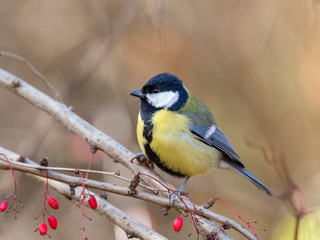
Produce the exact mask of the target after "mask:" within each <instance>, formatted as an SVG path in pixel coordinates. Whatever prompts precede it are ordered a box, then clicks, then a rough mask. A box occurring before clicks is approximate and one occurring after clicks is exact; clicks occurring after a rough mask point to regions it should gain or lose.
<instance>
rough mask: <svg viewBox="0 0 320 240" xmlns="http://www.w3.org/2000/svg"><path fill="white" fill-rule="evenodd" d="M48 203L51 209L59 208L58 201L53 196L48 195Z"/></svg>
mask: <svg viewBox="0 0 320 240" xmlns="http://www.w3.org/2000/svg"><path fill="white" fill-rule="evenodd" d="M48 204H49V206H50V207H52V208H53V209H58V208H59V203H58V202H57V200H56V199H55V198H53V197H48Z"/></svg>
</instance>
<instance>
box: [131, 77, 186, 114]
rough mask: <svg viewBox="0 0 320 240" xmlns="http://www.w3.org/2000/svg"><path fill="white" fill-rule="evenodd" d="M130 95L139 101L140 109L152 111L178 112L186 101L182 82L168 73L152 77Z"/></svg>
mask: <svg viewBox="0 0 320 240" xmlns="http://www.w3.org/2000/svg"><path fill="white" fill-rule="evenodd" d="M130 94H131V95H132V96H135V97H139V98H140V99H141V107H145V108H146V109H153V110H155V109H166V110H170V111H178V110H179V109H181V108H182V107H183V106H184V105H185V103H186V102H187V100H188V92H187V90H186V89H185V87H184V86H183V84H182V81H181V80H180V79H179V78H178V77H177V76H176V75H173V74H170V73H160V74H158V75H156V76H154V77H152V78H151V79H150V80H149V81H148V82H147V83H146V84H145V85H144V86H143V87H142V89H141V90H135V91H133V92H130Z"/></svg>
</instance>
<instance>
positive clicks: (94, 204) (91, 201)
mask: <svg viewBox="0 0 320 240" xmlns="http://www.w3.org/2000/svg"><path fill="white" fill-rule="evenodd" d="M88 203H89V206H90V207H91V208H92V209H96V208H97V207H98V203H97V200H96V198H95V197H94V196H91V197H90V198H89V200H88Z"/></svg>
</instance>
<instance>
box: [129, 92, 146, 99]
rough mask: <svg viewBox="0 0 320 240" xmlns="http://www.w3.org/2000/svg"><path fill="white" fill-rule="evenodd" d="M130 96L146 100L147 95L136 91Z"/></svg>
mask: <svg viewBox="0 0 320 240" xmlns="http://www.w3.org/2000/svg"><path fill="white" fill-rule="evenodd" d="M129 94H130V95H132V96H135V97H139V98H145V95H144V94H143V93H142V91H141V90H135V91H132V92H131V93H129Z"/></svg>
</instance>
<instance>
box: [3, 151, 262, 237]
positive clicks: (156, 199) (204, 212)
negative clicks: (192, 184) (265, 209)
mask: <svg viewBox="0 0 320 240" xmlns="http://www.w3.org/2000/svg"><path fill="white" fill-rule="evenodd" d="M0 152H1V153H4V154H5V155H6V156H7V157H8V158H9V159H10V161H11V164H12V168H13V169H14V170H16V171H21V172H25V173H28V174H31V175H33V176H38V177H42V178H46V177H47V174H46V172H45V171H41V170H44V169H46V167H42V166H40V165H38V164H36V163H35V162H33V161H32V160H30V159H28V158H24V157H22V156H21V155H18V154H16V153H13V152H11V151H9V150H7V149H5V148H2V147H0ZM0 160H1V159H0ZM17 161H22V162H17ZM0 169H3V170H7V169H9V165H8V163H7V162H6V161H0ZM48 169H50V167H49V168H48ZM53 169H55V168H53ZM70 170H71V169H70ZM75 170H76V169H75ZM47 171H48V178H49V179H53V180H55V181H59V182H63V183H66V184H70V183H72V184H74V185H76V186H81V185H82V180H81V178H79V177H73V176H69V175H65V174H61V173H57V172H54V171H51V170H47ZM73 172H75V171H73ZM92 172H96V173H97V172H98V171H92ZM83 181H84V184H85V186H86V187H90V188H92V189H97V190H102V191H106V192H110V193H115V194H119V195H123V196H127V197H133V198H137V199H141V200H146V201H149V202H152V203H155V204H158V205H159V206H161V207H170V206H171V204H170V203H169V202H168V199H167V198H164V197H161V196H157V195H154V194H150V193H145V192H142V191H137V193H136V194H135V195H131V194H129V193H128V188H127V187H120V186H117V185H115V184H111V183H106V182H100V181H95V180H90V179H84V180H83ZM186 204H187V207H188V208H189V209H193V205H192V203H186ZM174 207H175V208H176V209H179V210H184V211H185V210H186V207H185V205H184V204H182V203H180V202H179V203H177V202H175V204H174ZM195 210H196V211H195V213H196V214H197V215H198V216H203V217H206V218H209V219H212V220H214V221H217V222H219V223H221V224H224V223H226V222H228V224H229V225H230V226H231V227H232V228H234V229H235V230H237V231H239V232H240V233H242V234H243V235H244V236H246V237H247V238H248V239H256V237H255V236H254V235H253V238H250V236H249V235H248V234H247V233H248V231H247V230H246V229H245V228H243V226H241V225H240V224H238V223H237V222H235V221H233V220H231V219H228V218H226V217H224V216H221V215H219V214H217V213H214V212H212V211H210V210H208V209H205V208H203V207H202V206H197V205H195ZM218 228H219V227H218ZM214 230H217V229H216V228H215V229H214ZM212 232H216V231H212ZM249 233H250V232H249ZM220 234H221V236H220ZM223 234H225V233H222V232H220V233H219V236H220V237H221V238H220V239H231V238H230V237H229V236H228V237H229V238H226V237H223V236H222V235H223Z"/></svg>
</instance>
